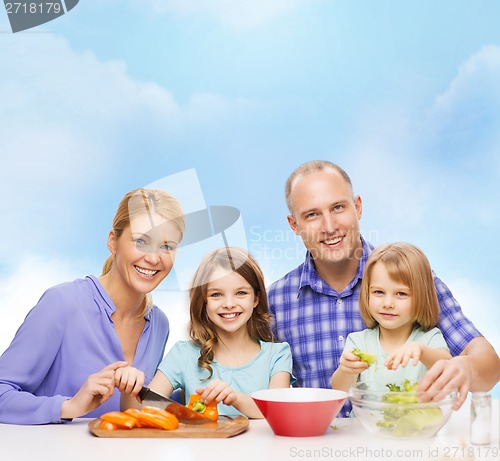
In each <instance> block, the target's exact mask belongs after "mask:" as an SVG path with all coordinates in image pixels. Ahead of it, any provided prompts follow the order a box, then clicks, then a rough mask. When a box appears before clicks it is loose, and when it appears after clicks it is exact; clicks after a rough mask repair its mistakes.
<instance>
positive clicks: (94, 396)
mask: <svg viewBox="0 0 500 461" xmlns="http://www.w3.org/2000/svg"><path fill="white" fill-rule="evenodd" d="M125 366H127V362H115V363H111V364H110V365H108V366H106V367H104V368H103V369H102V370H101V371H98V372H97V373H94V374H93V375H90V376H89V377H88V378H87V380H86V381H85V382H84V383H83V385H82V387H81V388H80V389H79V390H78V392H77V393H76V394H75V395H74V396H73V397H71V398H70V399H68V400H66V401H65V402H64V403H63V404H62V407H61V418H62V419H72V418H78V417H79V416H83V415H85V414H87V413H88V412H90V411H92V410H95V409H96V408H97V407H99V406H100V405H102V404H103V403H104V402H106V401H107V400H109V398H110V397H111V396H112V395H113V392H114V390H115V372H116V370H118V369H120V368H123V367H125Z"/></svg>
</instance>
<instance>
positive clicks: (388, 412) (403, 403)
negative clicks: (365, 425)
mask: <svg viewBox="0 0 500 461" xmlns="http://www.w3.org/2000/svg"><path fill="white" fill-rule="evenodd" d="M387 387H388V388H389V391H390V392H388V393H387V394H385V395H384V396H383V398H382V401H383V402H387V403H396V404H400V405H397V406H395V407H393V408H386V409H384V410H382V413H383V415H384V418H383V419H382V420H380V421H377V426H378V427H383V428H386V429H388V430H389V431H390V432H391V433H392V434H393V435H395V436H396V437H418V436H420V435H423V434H425V432H427V429H430V428H434V427H435V426H436V425H438V424H440V423H441V422H442V420H443V418H444V415H443V412H442V411H441V409H440V408H411V407H410V408H408V407H407V405H408V404H414V403H418V398H417V394H416V388H417V383H414V384H411V383H410V381H409V380H406V381H404V382H403V383H402V385H401V386H398V385H396V384H387Z"/></svg>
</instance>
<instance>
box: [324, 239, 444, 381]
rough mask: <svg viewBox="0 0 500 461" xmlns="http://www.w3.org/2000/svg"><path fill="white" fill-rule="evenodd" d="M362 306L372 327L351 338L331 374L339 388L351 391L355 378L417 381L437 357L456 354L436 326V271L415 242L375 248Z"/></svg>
mask: <svg viewBox="0 0 500 461" xmlns="http://www.w3.org/2000/svg"><path fill="white" fill-rule="evenodd" d="M359 307H360V313H361V316H362V318H363V321H364V322H365V324H366V326H367V327H368V328H367V329H366V330H363V331H360V332H355V333H351V334H350V335H349V336H348V337H347V339H346V344H345V346H344V352H343V353H342V356H341V358H340V365H339V367H338V368H337V370H336V371H335V372H334V373H333V375H332V387H333V388H334V389H340V390H347V388H348V387H349V386H350V385H351V384H353V383H355V382H356V381H363V382H370V383H376V384H381V385H386V384H400V383H401V382H403V381H404V380H406V379H408V380H410V382H411V383H415V382H418V381H419V380H420V378H421V377H422V375H423V374H424V373H425V371H426V370H427V369H428V368H430V367H431V366H432V365H433V364H434V363H435V362H436V361H438V360H441V359H449V358H451V355H450V353H449V351H448V347H447V345H446V343H445V341H444V338H443V335H442V334H441V331H440V330H439V329H438V328H436V324H437V322H438V317H439V305H438V300H437V296H436V290H435V288H434V281H433V274H432V270H431V267H430V264H429V261H428V259H427V257H426V256H425V255H424V253H423V252H422V251H421V250H420V249H419V248H417V247H415V246H414V245H410V244H408V243H401V242H399V243H392V244H389V245H383V246H380V247H378V248H376V249H375V250H374V251H373V252H372V254H371V255H370V257H369V258H368V261H367V263H366V267H365V270H364V275H363V281H362V284H361V291H360V297H359ZM356 349H357V350H358V351H362V352H365V353H368V354H373V355H374V356H375V357H376V363H374V364H369V363H368V362H366V361H363V360H360V357H359V356H358V355H355V354H353V350H356ZM358 353H359V352H358Z"/></svg>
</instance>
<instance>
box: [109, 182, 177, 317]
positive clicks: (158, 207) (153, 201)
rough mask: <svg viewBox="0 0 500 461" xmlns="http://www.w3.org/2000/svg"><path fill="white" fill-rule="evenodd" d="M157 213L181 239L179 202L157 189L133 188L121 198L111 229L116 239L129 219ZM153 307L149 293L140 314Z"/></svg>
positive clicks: (111, 261)
mask: <svg viewBox="0 0 500 461" xmlns="http://www.w3.org/2000/svg"><path fill="white" fill-rule="evenodd" d="M145 213H147V214H149V215H151V214H158V215H159V216H161V217H162V218H164V219H166V220H168V221H169V222H170V223H172V224H173V225H174V226H175V228H176V229H177V230H178V231H179V232H180V234H181V239H182V236H183V234H184V228H185V225H186V224H185V219H184V212H183V211H182V208H181V205H180V203H179V202H178V201H177V199H176V198H175V197H173V196H172V195H170V194H169V193H168V192H165V191H163V190H159V189H143V188H139V189H134V190H132V191H130V192H128V193H127V194H125V196H124V197H123V198H122V200H121V202H120V203H119V205H118V209H117V210H116V214H115V217H114V219H113V224H112V229H113V231H114V233H115V236H116V238H117V239H119V238H120V237H121V235H122V234H123V231H124V230H125V229H126V228H127V227H128V226H130V221H131V220H132V219H134V218H136V217H138V216H141V215H143V214H145ZM114 259H115V258H114V255H113V254H111V255H109V256H108V257H107V259H106V261H104V265H103V267H102V274H101V275H105V274H107V273H108V272H109V271H110V270H111V268H112V267H113V263H114ZM152 307H153V298H152V296H151V294H150V293H148V294H147V295H146V298H145V300H144V309H143V312H142V313H141V316H144V315H146V314H147V313H148V312H149V311H150V310H151V308H152Z"/></svg>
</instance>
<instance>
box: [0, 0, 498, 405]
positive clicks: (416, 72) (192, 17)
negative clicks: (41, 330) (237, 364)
mask: <svg viewBox="0 0 500 461" xmlns="http://www.w3.org/2000/svg"><path fill="white" fill-rule="evenodd" d="M499 17H500V3H499V2H497V1H495V0H483V1H481V2H470V1H468V0H467V1H466V0H453V1H452V0H448V1H446V0H442V1H440V2H435V1H430V0H419V1H413V0H410V1H405V2H395V1H385V0H378V1H377V2H373V1H369V0H364V1H361V0H359V1H358V0H355V1H353V0H338V1H335V0H274V1H271V0H240V1H234V0H106V1H105V2H93V1H88V0H81V1H80V3H79V4H78V5H77V6H76V7H75V8H74V9H73V10H72V11H70V12H69V13H67V14H65V15H64V16H62V17H60V18H58V19H56V20H54V21H52V22H50V23H47V24H45V25H43V26H39V27H37V28H35V29H31V30H29V31H26V32H21V33H17V34H12V32H11V31H10V26H9V23H8V19H7V14H6V13H5V11H4V10H3V9H2V8H0V32H1V33H0V63H2V64H1V69H2V71H1V73H0V159H1V165H2V166H1V168H0V193H1V197H2V200H1V201H0V213H1V215H2V216H3V218H2V226H0V238H1V241H2V245H0V299H1V301H0V314H1V317H2V319H3V320H2V322H1V325H0V351H1V350H3V349H5V348H6V347H7V346H8V344H9V342H10V340H11V339H12V336H13V335H14V333H15V330H16V328H17V326H18V325H19V324H20V323H21V321H22V319H23V318H24V316H25V315H26V313H27V311H28V310H29V309H30V308H31V307H32V306H33V305H34V304H35V303H36V301H37V300H38V298H39V297H40V295H41V294H42V292H43V291H44V290H45V289H46V288H47V287H48V286H51V285H53V284H55V283H58V282H61V281H65V280H70V279H73V278H76V277H79V276H83V275H86V274H88V273H94V274H98V273H99V272H100V268H101V264H102V262H103V260H104V258H105V257H106V255H107V249H106V245H105V244H106V236H107V233H108V231H109V228H110V224H111V220H112V218H113V215H114V213H115V209H116V206H117V204H118V202H119V200H120V199H121V198H122V196H123V195H124V194H125V193H126V192H127V191H128V190H130V189H133V188H136V187H141V186H146V185H148V184H150V183H152V182H154V181H156V180H158V179H161V178H164V177H168V176H170V175H174V174H176V173H179V172H182V171H185V170H190V169H194V170H195V172H196V174H197V177H198V180H199V184H200V187H201V190H202V193H203V196H204V200H205V202H206V204H207V205H227V206H233V207H236V208H238V209H239V210H240V211H241V220H242V222H243V225H244V228H245V230H246V244H247V247H248V248H249V250H250V251H251V252H252V253H253V254H254V255H255V256H256V257H257V258H258V260H259V262H260V263H261V265H262V267H263V269H264V272H265V275H266V278H267V281H268V283H271V282H272V281H274V280H276V279H277V278H278V277H280V276H281V275H283V274H284V273H286V272H287V271H288V270H290V269H292V268H293V267H295V266H297V265H298V264H300V263H301V261H302V260H303V256H304V250H303V246H302V244H301V242H300V241H298V240H297V239H296V238H295V237H294V235H293V234H292V232H291V231H290V230H289V228H288V225H287V222H286V214H287V210H286V206H285V201H284V197H283V187H284V183H285V181H286V178H287V176H288V175H289V174H290V173H291V171H292V170H293V169H294V168H295V167H297V166H298V165H300V164H301V163H303V162H305V161H308V160H312V159H327V160H331V161H333V162H336V163H338V164H339V165H341V166H342V167H344V168H345V169H346V170H347V171H348V172H349V173H350V175H351V177H352V180H353V183H354V187H355V192H356V193H358V194H361V196H362V198H363V201H364V215H363V218H362V221H361V227H362V231H363V234H364V235H365V236H366V237H367V238H368V239H369V240H371V241H372V243H374V244H375V245H378V244H381V243H385V242H390V241H395V240H403V241H408V242H411V243H414V244H416V245H418V246H420V247H421V248H422V249H423V250H424V251H425V252H426V254H427V255H428V257H429V259H430V261H431V264H432V266H433V268H434V269H435V271H436V272H437V274H438V275H439V276H440V277H441V278H442V279H443V280H444V281H445V282H446V283H447V284H448V285H449V286H450V288H451V289H452V291H453V292H454V294H455V296H456V298H457V299H458V300H459V301H460V302H461V304H462V306H463V310H464V311H465V313H466V314H467V315H468V316H469V317H470V318H471V319H472V320H473V321H474V323H475V324H476V325H477V326H478V327H479V328H480V330H481V331H482V332H483V333H484V334H485V336H486V337H487V338H488V339H489V340H490V342H492V344H493V345H494V346H495V348H496V349H497V351H498V350H500V334H499V333H498V324H499V322H500V302H499V301H498V295H497V286H498V280H499V278H500V270H499V269H498V262H497V261H498V257H499V250H498V244H497V235H498V229H499V221H500V213H499V211H500V187H499V180H500V155H499V151H500V129H499V128H500V29H499V28H498V18H499ZM198 262H199V261H198V260H196V261H194V260H193V261H192V262H191V263H192V266H193V271H194V270H195V268H196V265H197V264H198ZM155 296H156V297H155V300H156V301H157V304H159V305H160V307H162V308H163V309H164V310H165V311H166V312H167V314H168V315H169V318H170V320H171V323H172V326H173V332H172V336H171V339H169V343H168V347H170V346H171V345H172V344H173V342H174V341H175V340H176V339H178V338H179V337H182V336H183V334H184V326H185V321H186V319H187V306H186V305H185V294H183V293H174V292H170V291H166V290H160V292H158V293H157V294H156V295H155ZM497 389H498V387H497ZM498 394H499V393H498V392H497V395H498Z"/></svg>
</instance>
